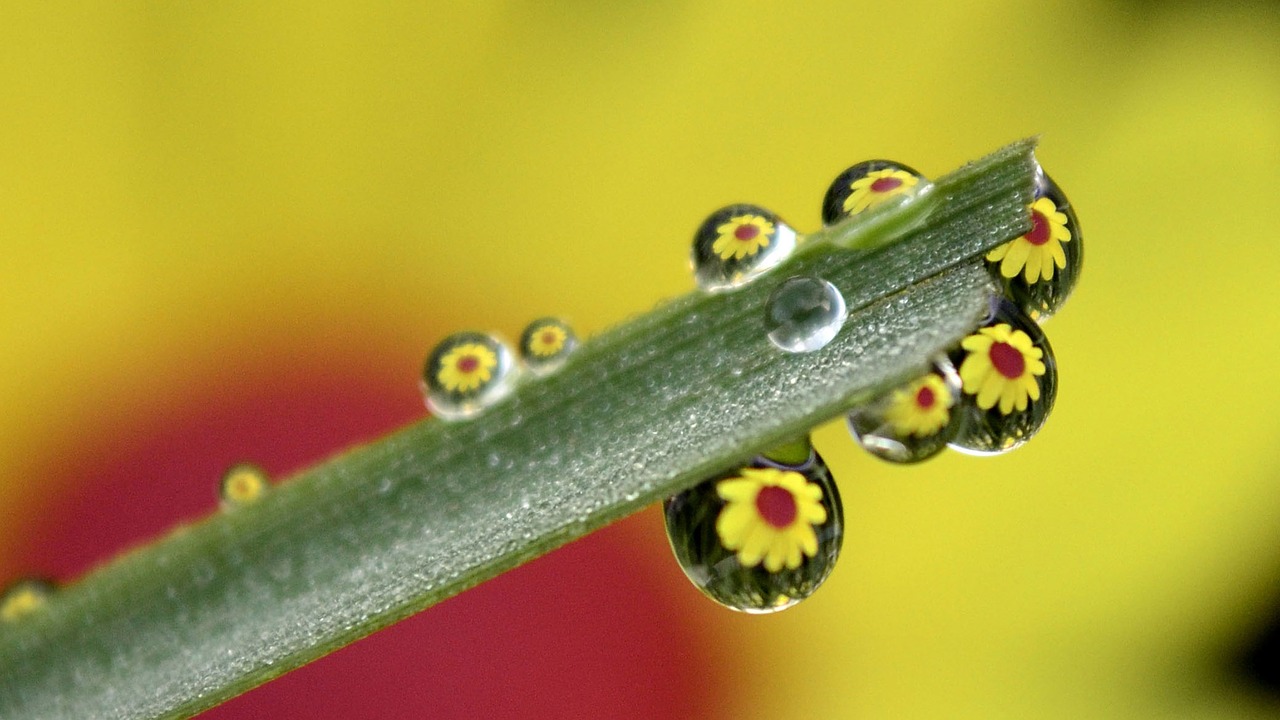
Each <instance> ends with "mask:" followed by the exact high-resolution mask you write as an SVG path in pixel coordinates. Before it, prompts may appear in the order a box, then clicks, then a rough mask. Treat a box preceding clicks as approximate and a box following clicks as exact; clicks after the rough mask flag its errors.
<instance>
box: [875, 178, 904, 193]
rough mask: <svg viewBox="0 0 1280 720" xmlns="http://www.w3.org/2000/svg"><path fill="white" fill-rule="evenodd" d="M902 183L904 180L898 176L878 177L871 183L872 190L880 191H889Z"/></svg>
mask: <svg viewBox="0 0 1280 720" xmlns="http://www.w3.org/2000/svg"><path fill="white" fill-rule="evenodd" d="M900 185H902V180H900V179H899V178H896V177H882V178H876V180H875V182H873V183H871V191H872V192H879V193H882V192H889V191H890V190H892V189H894V188H896V187H898V186H900Z"/></svg>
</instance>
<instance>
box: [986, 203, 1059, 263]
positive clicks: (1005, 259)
mask: <svg viewBox="0 0 1280 720" xmlns="http://www.w3.org/2000/svg"><path fill="white" fill-rule="evenodd" d="M1064 242H1071V231H1070V230H1069V229H1067V216H1066V214H1065V213H1060V212H1058V207H1057V206H1056V205H1054V204H1053V200H1050V199H1049V198H1047V197H1042V198H1040V199H1038V200H1036V201H1035V202H1034V203H1031V230H1030V232H1028V233H1027V234H1026V235H1023V236H1022V237H1019V238H1016V239H1014V240H1010V241H1009V242H1007V243H1005V244H1004V245H1001V246H1000V247H998V248H996V249H994V250H992V251H991V252H989V253H987V260H988V261H990V262H999V263H1000V274H1001V275H1003V276H1004V277H1007V278H1014V277H1017V276H1018V273H1022V274H1023V278H1024V279H1025V280H1026V281H1027V283H1028V284H1031V283H1035V282H1039V281H1040V280H1052V279H1053V273H1054V269H1055V267H1056V268H1065V267H1066V266H1067V255H1066V253H1065V252H1064V251H1063V249H1062V243H1064Z"/></svg>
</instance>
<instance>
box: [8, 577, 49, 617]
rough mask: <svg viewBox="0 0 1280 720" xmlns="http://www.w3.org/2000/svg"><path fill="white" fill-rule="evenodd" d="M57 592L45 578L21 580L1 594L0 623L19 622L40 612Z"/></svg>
mask: <svg viewBox="0 0 1280 720" xmlns="http://www.w3.org/2000/svg"><path fill="white" fill-rule="evenodd" d="M56 590H57V586H56V585H54V584H53V582H51V581H49V580H46V579H44V578H21V579H19V580H15V581H14V582H12V583H10V584H9V586H8V587H6V588H5V589H4V591H3V592H0V622H5V623H10V622H17V621H19V620H21V619H22V618H24V617H27V616H28V615H31V614H32V613H34V612H38V611H39V610H40V609H41V608H43V607H44V606H45V604H46V603H47V602H48V601H49V597H50V596H52V595H53V593H54V592H55V591H56Z"/></svg>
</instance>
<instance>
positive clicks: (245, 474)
mask: <svg viewBox="0 0 1280 720" xmlns="http://www.w3.org/2000/svg"><path fill="white" fill-rule="evenodd" d="M268 489H270V481H269V479H268V477H267V473H266V471H265V470H263V469H262V468H260V467H258V466H257V465H253V464H251V463H239V464H237V465H233V466H232V467H231V468H230V469H228V470H227V471H226V472H225V473H223V475H222V482H221V483H219V485H218V497H219V498H220V499H221V501H222V507H224V508H227V509H230V508H237V507H243V506H245V505H251V504H253V503H255V502H257V501H259V500H261V499H262V496H263V495H265V494H266V492H267V490H268Z"/></svg>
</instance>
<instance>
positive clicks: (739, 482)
mask: <svg viewBox="0 0 1280 720" xmlns="http://www.w3.org/2000/svg"><path fill="white" fill-rule="evenodd" d="M664 510H665V514H666V525H667V539H669V540H670V541H671V549H672V550H673V551H674V552H675V556H676V560H677V561H678V562H679V563H680V568H681V569H682V570H684V573H685V575H686V576H687V577H688V578H689V580H691V581H692V582H693V584H694V585H695V586H696V587H697V588H698V589H699V590H701V591H702V592H703V593H704V594H706V595H707V596H708V597H710V598H711V599H712V600H715V601H716V602H718V603H720V604H721V605H724V606H725V607H727V608H730V609H733V610H741V611H743V612H749V613H769V612H776V611H778V610H784V609H786V608H788V607H791V606H792V605H795V604H796V603H798V602H800V601H801V600H804V599H805V598H807V597H809V596H810V595H812V594H813V593H814V591H816V590H817V589H818V587H819V586H821V585H822V583H823V581H824V580H826V579H827V576H828V575H830V574H831V569H832V568H833V567H835V563H836V558H837V557H839V555H840V544H841V542H842V541H843V539H844V512H843V509H842V508H841V506H840V494H839V492H838V491H837V490H836V485H835V482H833V481H832V479H831V473H830V471H829V470H828V469H827V466H826V463H824V462H823V461H822V458H821V457H819V456H817V455H816V453H815V454H814V457H813V458H812V459H811V461H810V462H809V463H807V464H806V465H805V466H803V468H802V469H791V468H785V467H777V466H775V465H772V464H769V463H763V462H756V463H753V464H752V465H751V466H748V467H744V468H742V469H740V470H738V471H737V472H733V473H728V474H725V475H721V476H717V477H715V478H712V479H710V480H707V481H705V482H703V483H700V484H699V485H696V486H694V487H693V488H690V489H689V490H686V491H685V492H682V493H680V494H679V495H675V496H673V497H671V498H668V499H667V501H666V503H665V504H664Z"/></svg>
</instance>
